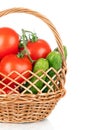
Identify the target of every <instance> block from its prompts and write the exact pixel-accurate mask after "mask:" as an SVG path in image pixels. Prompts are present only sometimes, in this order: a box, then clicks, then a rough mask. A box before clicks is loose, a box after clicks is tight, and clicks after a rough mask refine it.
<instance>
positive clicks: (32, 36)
mask: <svg viewBox="0 0 102 130" xmlns="http://www.w3.org/2000/svg"><path fill="white" fill-rule="evenodd" d="M24 32H25V33H29V39H30V41H31V42H36V41H38V37H37V35H36V33H33V32H31V31H28V30H24Z"/></svg>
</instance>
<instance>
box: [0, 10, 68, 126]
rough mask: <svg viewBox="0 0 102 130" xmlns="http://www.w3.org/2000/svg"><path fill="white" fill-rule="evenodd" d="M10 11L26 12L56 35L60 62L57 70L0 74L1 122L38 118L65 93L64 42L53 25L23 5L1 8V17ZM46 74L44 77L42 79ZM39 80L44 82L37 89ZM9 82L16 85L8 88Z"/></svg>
mask: <svg viewBox="0 0 102 130" xmlns="http://www.w3.org/2000/svg"><path fill="white" fill-rule="evenodd" d="M10 13H27V14H31V15H33V16H36V17H38V18H40V19H41V20H42V21H44V22H45V23H46V24H47V25H48V26H49V28H50V29H51V30H52V33H53V34H54V36H55V40H56V42H57V44H58V49H59V52H60V53H61V56H62V61H63V64H62V68H61V69H60V70H58V71H56V70H55V69H54V68H52V67H51V68H49V69H48V70H47V71H46V72H45V71H43V70H39V71H37V72H36V73H33V72H32V71H26V72H24V73H22V74H20V73H18V72H16V71H12V72H11V73H10V74H9V75H4V74H2V73H0V75H1V76H2V77H3V78H2V79H1V80H0V122H11V123H22V122H36V121H40V120H43V119H45V118H46V117H47V116H48V115H49V114H50V113H51V112H52V110H53V109H54V108H55V106H56V104H57V102H58V101H59V99H61V98H62V97H63V96H64V95H65V92H66V91H65V88H64V84H65V76H66V61H65V58H64V52H63V44H62V41H61V39H60V36H59V34H58V32H57V30H56V28H55V27H54V25H53V24H52V23H51V21H50V20H48V19H47V18H46V17H45V16H43V15H42V14H40V13H38V12H36V11H33V10H30V9H26V8H11V9H7V10H4V11H1V12H0V17H2V16H5V15H7V14H10ZM50 71H52V72H53V73H54V74H53V76H52V77H50V76H49V72H50ZM28 73H29V75H30V77H29V78H28V79H26V78H25V75H26V74H28ZM38 73H42V75H41V76H38ZM13 74H14V75H16V78H15V79H12V78H11V76H12V75H13ZM45 77H46V79H47V80H45ZM19 78H21V79H22V83H19V82H17V81H18V80H19ZM32 78H35V79H34V82H31V79H32ZM7 81H9V82H7ZM39 82H40V84H43V85H42V87H41V88H40V89H39V88H38V87H37V84H38V83H39ZM12 84H13V86H15V87H14V88H12V87H10V86H12ZM6 89H7V90H9V92H8V93H5V90H6Z"/></svg>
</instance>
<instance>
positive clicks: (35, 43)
mask: <svg viewBox="0 0 102 130" xmlns="http://www.w3.org/2000/svg"><path fill="white" fill-rule="evenodd" d="M26 33H29V37H27V35H26ZM20 47H21V48H22V47H24V52H27V55H28V53H29V55H30V57H31V59H32V60H38V59H39V58H46V56H47V55H48V54H49V53H50V52H51V48H50V46H49V44H48V43H47V42H46V41H45V40H43V39H38V37H37V36H36V34H34V33H32V32H29V31H25V30H22V36H21V44H20Z"/></svg>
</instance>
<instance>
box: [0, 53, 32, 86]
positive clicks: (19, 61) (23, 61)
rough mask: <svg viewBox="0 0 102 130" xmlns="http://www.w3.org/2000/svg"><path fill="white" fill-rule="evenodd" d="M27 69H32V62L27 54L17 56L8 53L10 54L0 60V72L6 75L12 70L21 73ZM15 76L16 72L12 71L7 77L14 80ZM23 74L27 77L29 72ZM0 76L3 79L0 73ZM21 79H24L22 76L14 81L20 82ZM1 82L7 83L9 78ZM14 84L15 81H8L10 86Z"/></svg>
mask: <svg viewBox="0 0 102 130" xmlns="http://www.w3.org/2000/svg"><path fill="white" fill-rule="evenodd" d="M27 70H30V71H32V63H31V62H30V60H29V59H28V57H27V56H24V57H22V58H19V57H17V55H15V54H10V55H7V56H5V57H4V58H3V59H2V60H1V62H0V73H3V74H4V75H8V74H9V73H10V72H12V71H16V72H18V73H20V74H22V73H23V72H25V71H27ZM17 76H18V74H17V73H12V74H11V75H10V76H9V77H10V78H11V79H13V80H15V78H17ZM23 76H24V77H25V78H28V77H29V76H30V73H28V72H27V73H25V74H24V75H23ZM0 78H1V79H3V78H4V76H3V75H2V74H0ZM23 81H24V79H23V78H22V77H19V78H18V79H16V82H18V83H22V82H23ZM3 82H4V83H6V84H8V83H10V82H11V81H10V79H5V80H4V81H3ZM14 85H16V83H14V82H12V83H10V86H11V87H13V86H14Z"/></svg>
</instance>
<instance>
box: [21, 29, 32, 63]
mask: <svg viewBox="0 0 102 130" xmlns="http://www.w3.org/2000/svg"><path fill="white" fill-rule="evenodd" d="M27 42H28V38H27V36H26V31H25V30H24V29H22V36H21V46H23V47H24V50H23V51H21V53H22V54H21V55H24V54H27V56H28V58H29V60H30V61H31V62H32V63H33V62H34V60H32V58H31V56H30V54H29V51H28V48H27V46H26V45H27Z"/></svg>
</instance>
